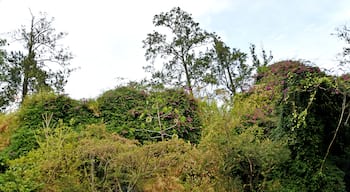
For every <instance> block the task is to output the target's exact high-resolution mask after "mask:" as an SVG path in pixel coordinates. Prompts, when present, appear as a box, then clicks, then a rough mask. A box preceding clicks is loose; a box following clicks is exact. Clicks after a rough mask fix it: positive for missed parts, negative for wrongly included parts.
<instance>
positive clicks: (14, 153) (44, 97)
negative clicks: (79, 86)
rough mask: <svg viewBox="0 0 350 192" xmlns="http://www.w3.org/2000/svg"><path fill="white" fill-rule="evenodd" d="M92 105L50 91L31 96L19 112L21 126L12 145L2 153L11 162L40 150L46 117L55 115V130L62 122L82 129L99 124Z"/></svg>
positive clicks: (53, 125)
mask: <svg viewBox="0 0 350 192" xmlns="http://www.w3.org/2000/svg"><path fill="white" fill-rule="evenodd" d="M88 104H89V103H88V102H83V101H76V100H73V99H71V98H69V97H68V96H65V95H56V94H54V93H47V92H43V93H39V94H36V95H32V96H29V97H27V98H26V99H25V100H24V102H23V104H22V106H21V108H20V109H19V111H18V125H17V126H18V127H17V128H16V131H15V132H14V133H13V135H12V137H11V140H10V141H11V142H10V145H9V146H8V147H7V148H5V150H4V151H2V154H4V155H5V156H7V157H8V158H9V159H15V158H17V157H19V156H21V155H24V154H26V153H27V152H29V151H30V150H31V149H34V148H37V147H38V144H37V142H36V140H35V137H36V135H38V136H40V130H41V128H43V126H44V124H43V123H44V121H45V119H44V116H45V115H46V116H47V117H49V116H51V115H52V118H50V126H51V127H55V125H56V124H57V123H58V121H62V122H63V123H65V124H69V125H70V126H72V127H73V128H74V129H75V130H79V129H81V128H82V127H84V125H87V124H91V123H96V122H98V121H99V119H98V117H97V116H96V114H95V113H94V111H93V110H92V109H90V108H89V105H88ZM46 120H48V119H46Z"/></svg>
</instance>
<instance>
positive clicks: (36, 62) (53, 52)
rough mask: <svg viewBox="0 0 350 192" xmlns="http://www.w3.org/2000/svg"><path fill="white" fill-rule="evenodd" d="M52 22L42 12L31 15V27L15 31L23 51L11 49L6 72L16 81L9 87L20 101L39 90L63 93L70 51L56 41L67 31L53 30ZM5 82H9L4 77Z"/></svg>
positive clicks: (16, 39)
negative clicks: (12, 50)
mask: <svg viewBox="0 0 350 192" xmlns="http://www.w3.org/2000/svg"><path fill="white" fill-rule="evenodd" d="M53 21H54V19H53V18H51V19H48V18H47V15H46V14H45V13H40V15H39V17H38V18H37V17H35V16H34V15H33V14H31V22H30V26H29V27H28V28H27V27H26V26H22V27H21V28H20V29H19V30H18V31H15V32H14V35H13V36H14V39H15V41H16V42H20V43H21V44H22V45H23V47H24V51H14V52H11V53H10V54H9V55H8V57H7V61H8V69H7V71H5V73H8V74H10V75H12V77H10V78H12V79H15V80H16V81H14V82H13V85H12V88H13V89H15V90H16V92H15V93H14V94H16V95H19V96H20V97H21V101H23V99H24V98H25V97H26V95H27V94H29V93H32V92H38V91H40V90H42V89H49V90H54V91H56V92H62V91H63V88H64V85H65V84H66V83H67V78H68V76H69V74H70V73H71V72H72V70H73V69H71V68H69V64H70V63H69V62H70V60H71V59H72V54H71V53H70V52H69V51H68V49H67V48H65V47H63V46H61V45H60V44H58V41H59V40H61V39H62V38H64V37H65V36H66V35H67V33H63V32H56V30H55V28H53V26H52V24H53ZM16 78H17V79H16ZM5 83H9V82H6V80H5Z"/></svg>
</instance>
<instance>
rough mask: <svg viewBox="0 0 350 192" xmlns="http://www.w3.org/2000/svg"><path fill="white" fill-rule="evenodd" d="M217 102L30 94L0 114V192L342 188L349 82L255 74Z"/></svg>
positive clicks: (136, 93)
mask: <svg viewBox="0 0 350 192" xmlns="http://www.w3.org/2000/svg"><path fill="white" fill-rule="evenodd" d="M255 78H256V81H255V83H254V85H252V86H251V88H250V89H249V90H248V91H246V92H242V93H237V94H236V95H235V96H234V98H233V100H232V101H226V102H225V103H224V104H222V105H217V104H216V102H214V101H212V100H211V101H209V100H204V99H202V100H201V99H195V98H193V97H191V96H190V95H188V94H187V93H185V92H184V91H183V90H179V89H159V88H158V89H152V88H151V87H145V86H141V85H135V84H134V85H128V86H123V87H118V88H116V89H114V90H110V91H107V92H105V93H103V94H102V95H101V96H100V97H98V98H97V99H90V100H82V101H76V100H74V99H71V98H69V97H67V96H64V95H56V94H53V93H40V94H36V95H32V96H30V97H28V98H27V99H26V100H25V102H24V103H23V105H22V106H21V108H20V109H18V110H17V111H15V112H14V113H11V114H3V115H2V116H1V124H0V127H1V132H0V136H1V137H0V138H1V139H0V144H1V145H0V149H1V159H0V191H347V190H349V189H350V180H349V174H350V170H349V166H348V165H349V163H350V162H349V159H350V158H349V155H350V154H349V152H348V151H349V146H350V142H349V141H350V140H349V139H350V138H349V137H350V135H349V126H348V120H349V116H350V112H349V110H348V109H349V108H348V107H349V102H348V96H349V92H348V90H349V89H348V86H349V76H347V75H344V76H341V77H335V76H330V75H327V74H326V73H324V72H322V71H320V69H319V68H317V67H312V66H308V65H306V64H304V63H301V62H298V61H281V62H278V63H275V64H272V65H269V66H266V67H263V68H261V70H260V71H259V73H258V74H257V75H256V77H255Z"/></svg>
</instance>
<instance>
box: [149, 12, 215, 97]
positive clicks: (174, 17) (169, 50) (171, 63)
mask: <svg viewBox="0 0 350 192" xmlns="http://www.w3.org/2000/svg"><path fill="white" fill-rule="evenodd" d="M153 24H154V25H155V26H156V27H164V28H166V29H168V31H170V34H169V35H166V34H162V33H159V32H158V31H154V32H153V33H150V34H148V35H147V38H146V39H145V40H144V41H143V48H145V49H146V53H145V57H146V59H147V60H151V61H152V62H151V65H148V66H146V67H145V69H146V70H148V71H150V72H151V73H152V77H153V78H156V79H160V80H161V81H162V82H163V83H164V84H171V85H173V84H175V85H184V86H186V87H187V89H188V90H189V91H190V94H193V86H194V85H196V84H197V83H199V82H201V81H202V80H204V79H205V75H208V73H206V72H207V69H208V67H209V60H208V57H206V56H205V54H204V53H203V51H204V50H205V47H206V45H208V43H209V41H210V39H211V38H210V34H209V33H207V32H206V31H204V30H203V29H201V28H200V27H199V23H196V22H195V21H193V18H192V16H191V15H190V14H188V13H186V12H185V11H183V10H181V9H180V8H179V7H176V8H173V9H171V10H170V11H169V12H167V13H161V14H159V15H155V16H154V18H153ZM157 57H160V58H163V59H165V62H164V65H163V67H162V69H161V70H157V69H155V67H154V61H155V59H156V58H157Z"/></svg>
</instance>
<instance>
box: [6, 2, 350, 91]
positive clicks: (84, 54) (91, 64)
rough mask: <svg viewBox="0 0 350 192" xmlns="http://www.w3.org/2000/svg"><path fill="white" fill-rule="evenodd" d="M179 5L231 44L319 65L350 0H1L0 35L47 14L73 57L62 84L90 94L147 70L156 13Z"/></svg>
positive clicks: (332, 46)
mask: <svg viewBox="0 0 350 192" xmlns="http://www.w3.org/2000/svg"><path fill="white" fill-rule="evenodd" d="M174 6H180V7H181V8H182V9H184V10H185V11H187V12H189V13H192V14H193V16H194V18H195V20H196V21H197V22H199V23H200V25H201V27H202V28H203V29H205V30H207V31H210V32H216V33H217V34H218V35H220V36H222V37H223V40H224V41H225V42H226V44H228V45H229V46H231V47H235V48H240V49H241V50H243V51H248V47H249V44H250V43H254V44H256V46H257V47H258V48H260V47H264V49H266V50H271V51H272V53H273V56H274V58H275V59H274V60H275V61H278V60H281V59H305V60H310V61H311V62H314V63H315V64H317V65H320V66H321V67H332V66H334V65H336V64H337V61H336V54H337V53H339V52H340V51H341V48H342V46H343V45H344V44H343V42H341V41H339V40H338V39H337V38H336V37H334V36H331V33H333V32H335V28H336V27H339V26H341V25H344V24H348V25H349V24H350V1H349V0H293V1H288V0H250V1H247V0H147V1H145V0H127V1H126V0H98V1H97V0H0V23H1V28H0V34H1V33H4V32H8V31H13V30H14V29H16V28H18V27H19V26H20V25H22V24H25V25H28V24H29V21H30V13H29V11H28V8H30V9H31V10H32V12H33V13H37V12H39V11H43V12H47V13H48V14H49V15H50V16H53V17H55V18H56V21H55V27H56V29H57V30H58V31H66V32H68V33H69V35H68V36H67V38H66V39H65V40H64V42H63V43H64V44H65V45H67V46H69V47H70V49H71V51H72V52H73V53H74V55H75V59H74V60H73V61H72V66H74V67H80V68H81V69H80V70H78V71H76V72H74V73H73V74H72V76H71V78H70V79H69V82H68V84H67V86H66V91H67V93H68V94H69V95H70V96H72V97H73V98H90V97H96V96H98V95H100V94H101V93H102V92H103V91H105V90H107V89H110V88H113V87H115V86H116V85H117V84H118V79H117V77H124V78H127V79H130V80H137V79H141V78H143V77H145V76H146V74H145V73H144V71H143V70H142V66H144V65H146V64H147V62H146V61H145V58H144V50H143V49H142V40H143V39H145V37H146V34H147V33H150V32H152V31H153V29H154V28H153V26H152V18H153V15H154V14H158V13H160V12H166V11H169V10H170V9H171V8H172V7H174Z"/></svg>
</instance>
